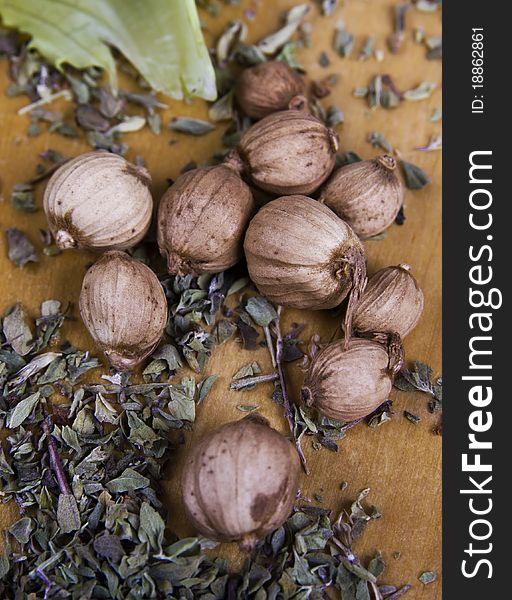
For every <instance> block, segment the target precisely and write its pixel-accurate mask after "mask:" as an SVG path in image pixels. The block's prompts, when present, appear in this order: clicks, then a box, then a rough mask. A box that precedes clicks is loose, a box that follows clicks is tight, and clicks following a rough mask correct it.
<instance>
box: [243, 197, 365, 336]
mask: <svg viewBox="0 0 512 600" xmlns="http://www.w3.org/2000/svg"><path fill="white" fill-rule="evenodd" d="M244 250H245V256H246V258H247V266H248V269H249V275H250V277H251V279H252V281H253V282H254V283H255V284H256V286H257V287H258V289H259V291H260V292H261V293H262V294H263V295H264V296H266V297H267V298H268V299H269V300H270V301H271V302H274V303H275V304H280V305H282V306H291V307H294V308H308V309H315V310H316V309H324V308H333V307H335V306H337V305H338V304H340V303H341V302H342V301H343V300H344V299H345V298H346V297H347V296H348V297H349V303H348V307H347V312H346V318H345V326H346V327H347V328H348V329H347V330H348V331H350V328H351V320H352V313H353V311H354V309H355V306H356V305H357V302H358V299H359V296H360V295H361V292H362V290H363V288H364V285H365V282H366V264H365V257H364V249H363V246H362V244H361V242H360V240H359V238H358V237H357V235H356V234H355V233H354V232H353V231H352V229H351V228H350V227H349V225H347V224H346V223H345V222H344V221H342V220H341V219H340V218H339V217H337V216H336V215H335V214H334V213H333V212H332V210H330V209H329V208H327V207H326V206H324V205H323V204H321V203H320V202H317V201H316V200H312V199H311V198H308V197H306V196H298V195H296V196H283V197H282V198H278V199H277V200H273V201H272V202H269V203H268V204H266V205H265V206H264V207H263V208H262V209H260V211H259V212H258V213H257V214H256V216H255V217H254V218H253V219H252V221H251V223H250V224H249V228H248V229H247V233H246V236H245V243H244Z"/></svg>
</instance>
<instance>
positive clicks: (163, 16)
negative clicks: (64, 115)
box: [0, 0, 217, 100]
mask: <svg viewBox="0 0 512 600" xmlns="http://www.w3.org/2000/svg"><path fill="white" fill-rule="evenodd" d="M0 14H1V15H2V17H3V22H4V25H6V26H8V27H14V28H16V29H19V30H20V31H23V32H24V33H28V34H29V35H31V36H32V40H31V42H30V47H32V48H37V50H39V52H40V53H41V54H42V55H43V56H45V57H46V58H47V59H48V60H50V61H51V62H52V63H54V64H55V66H56V67H57V68H61V67H62V66H63V65H64V64H70V65H72V66H73V67H76V68H77V69H85V68H88V67H92V66H96V67H101V68H102V69H105V71H106V72H107V74H108V76H109V78H110V82H111V85H112V89H113V90H114V91H115V90H117V76H116V66H115V62H114V58H113V56H112V53H111V50H110V48H109V46H115V47H116V48H117V49H118V50H120V51H121V52H122V54H124V56H125V57H126V58H127V59H128V60H129V61H130V62H131V63H133V65H134V66H135V67H136V68H137V69H138V70H139V72H140V74H141V75H142V76H143V77H144V78H145V79H146V80H147V82H148V83H149V85H150V86H151V87H152V88H153V89H154V90H155V91H158V92H164V93H166V94H168V95H169V96H171V97H172V98H176V99H182V98H183V97H184V96H185V95H192V96H200V97H202V98H205V99H206V100H215V98H216V96H217V91H216V85H215V73H214V70H213V66H212V64H211V62H210V58H209V55H208V50H207V48H206V46H205V43H204V40H203V35H202V33H201V26H200V22H199V17H198V15H197V11H196V6H195V2H194V0H181V1H180V2H169V0H145V1H144V2H140V1H138V0H25V1H24V2H18V1H17V0H0Z"/></svg>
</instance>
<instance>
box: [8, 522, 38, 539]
mask: <svg viewBox="0 0 512 600" xmlns="http://www.w3.org/2000/svg"><path fill="white" fill-rule="evenodd" d="M32 529H33V524H32V519H31V518H30V517H23V518H22V519H20V520H19V521H16V523H13V524H12V525H11V526H10V527H9V533H10V534H11V535H12V536H14V537H15V538H16V539H17V540H18V542H19V543H20V544H28V542H29V540H30V534H31V533H32Z"/></svg>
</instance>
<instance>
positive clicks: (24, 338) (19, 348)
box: [3, 304, 34, 356]
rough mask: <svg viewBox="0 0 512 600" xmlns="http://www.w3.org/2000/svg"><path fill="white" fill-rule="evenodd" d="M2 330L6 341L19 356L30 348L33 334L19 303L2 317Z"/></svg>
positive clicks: (25, 353) (23, 354)
mask: <svg viewBox="0 0 512 600" xmlns="http://www.w3.org/2000/svg"><path fill="white" fill-rule="evenodd" d="M3 331H4V335H5V339H6V341H7V343H8V344H10V345H11V347H12V348H13V350H14V351H15V352H17V353H18V354H20V355H21V356H26V355H27V354H28V353H29V352H30V351H31V350H32V348H33V346H34V344H33V343H32V339H33V337H34V336H33V335H32V331H31V329H30V325H29V324H28V319H27V314H26V313H25V310H24V308H23V306H21V304H16V306H15V307H14V308H13V310H12V311H11V312H10V313H9V314H8V315H7V316H6V317H5V318H4V322H3Z"/></svg>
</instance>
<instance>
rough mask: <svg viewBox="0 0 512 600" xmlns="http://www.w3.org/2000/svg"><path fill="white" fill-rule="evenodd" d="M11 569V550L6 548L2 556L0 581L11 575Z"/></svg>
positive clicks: (0, 560)
mask: <svg viewBox="0 0 512 600" xmlns="http://www.w3.org/2000/svg"><path fill="white" fill-rule="evenodd" d="M10 568H11V565H10V562H9V548H6V549H5V550H4V551H3V552H2V554H0V581H1V580H2V579H3V578H4V577H5V576H6V575H7V573H9V569H10Z"/></svg>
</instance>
